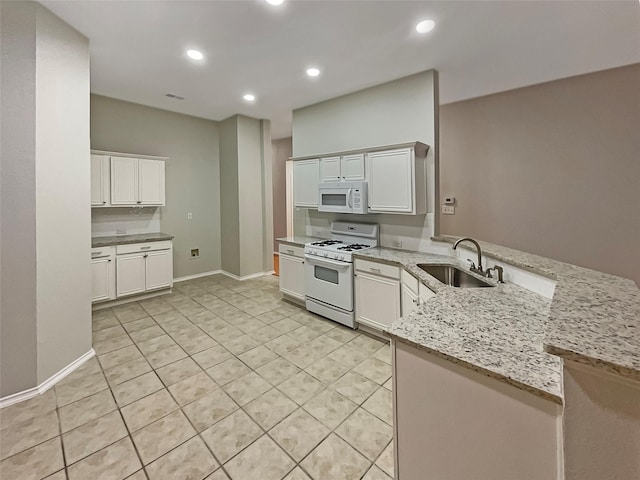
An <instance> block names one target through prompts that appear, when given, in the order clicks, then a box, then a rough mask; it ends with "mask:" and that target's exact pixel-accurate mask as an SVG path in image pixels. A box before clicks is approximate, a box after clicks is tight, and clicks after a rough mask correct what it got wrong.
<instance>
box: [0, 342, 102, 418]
mask: <svg viewBox="0 0 640 480" xmlns="http://www.w3.org/2000/svg"><path fill="white" fill-rule="evenodd" d="M95 355H96V352H95V350H94V349H93V348H92V349H91V350H89V351H88V352H87V353H85V354H84V355H82V356H80V357H78V358H77V359H75V360H74V361H73V362H71V363H70V364H69V365H67V366H66V367H64V368H63V369H62V370H60V371H59V372H57V373H54V374H53V375H51V376H50V377H49V378H48V379H46V380H45V381H44V382H42V383H41V384H40V385H38V386H36V387H33V388H29V389H28V390H23V391H22V392H18V393H14V394H13V395H7V396H6V397H2V398H0V409H2V408H4V407H8V406H9V405H13V404H15V403H19V402H23V401H25V400H29V399H30V398H33V397H35V396H37V395H41V394H43V393H44V392H46V391H47V390H49V389H50V388H51V387H53V386H54V385H55V384H56V383H58V382H59V381H60V380H62V379H63V378H64V377H66V376H67V375H69V374H70V373H72V372H73V371H74V370H75V369H77V368H78V367H80V366H81V365H82V364H83V363H84V362H86V361H87V360H89V359H91V358H93V357H94V356H95Z"/></svg>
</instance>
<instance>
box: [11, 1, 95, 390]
mask: <svg viewBox="0 0 640 480" xmlns="http://www.w3.org/2000/svg"><path fill="white" fill-rule="evenodd" d="M0 8H1V14H0V16H1V17H2V42H1V43H2V64H3V69H2V112H1V115H0V116H1V117H2V209H3V210H2V242H1V245H2V271H1V281H2V309H1V310H2V311H1V324H0V328H1V329H2V334H1V338H2V358H1V371H0V380H1V383H0V396H2V397H4V396H7V395H11V394H13V393H17V392H19V391H22V390H25V389H28V388H32V387H35V386H36V385H38V384H41V383H42V382H44V381H45V380H47V379H48V378H49V377H51V376H52V375H53V374H55V373H57V372H59V371H60V370H62V369H63V368H65V367H67V366H68V365H69V364H70V363H72V362H73V361H75V360H77V359H78V358H79V357H81V356H82V355H84V354H86V353H88V352H89V351H90V350H91V270H90V263H89V261H88V259H89V257H90V254H89V253H90V235H91V222H90V218H91V217H90V211H89V210H90V209H89V203H90V192H89V185H90V181H89V180H90V178H89V177H90V172H89V166H90V164H89V42H88V40H87V39H86V38H85V37H84V36H82V35H81V34H80V33H78V32H77V31H75V30H73V29H72V28H70V27H69V26H68V25H67V24H65V23H64V22H62V21H61V20H60V19H58V18H57V17H55V16H54V15H52V14H51V13H50V12H49V11H48V10H46V9H45V8H44V7H42V6H41V5H39V4H37V3H35V2H33V3H32V2H2V4H1V7H0ZM7 67H10V68H7Z"/></svg>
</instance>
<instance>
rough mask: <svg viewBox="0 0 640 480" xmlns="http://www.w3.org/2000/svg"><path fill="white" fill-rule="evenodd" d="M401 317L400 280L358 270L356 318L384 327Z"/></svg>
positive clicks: (370, 324)
mask: <svg viewBox="0 0 640 480" xmlns="http://www.w3.org/2000/svg"><path fill="white" fill-rule="evenodd" d="M398 318H400V282H399V281H398V280H394V279H391V278H385V277H380V276H377V275H369V274H368V273H361V272H358V274H357V275H356V320H357V321H358V322H361V323H363V324H365V325H367V326H370V327H373V328H378V329H383V328H386V327H388V326H389V325H391V323H392V322H393V321H395V320H397V319H398Z"/></svg>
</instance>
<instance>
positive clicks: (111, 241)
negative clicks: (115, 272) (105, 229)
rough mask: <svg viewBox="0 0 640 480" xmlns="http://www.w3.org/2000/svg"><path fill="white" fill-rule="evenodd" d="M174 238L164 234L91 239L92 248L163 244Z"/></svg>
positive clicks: (140, 234)
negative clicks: (152, 243)
mask: <svg viewBox="0 0 640 480" xmlns="http://www.w3.org/2000/svg"><path fill="white" fill-rule="evenodd" d="M173 238H174V236H173V235H169V234H168V233H162V232H153V233H134V234H132V235H111V236H109V237H91V248H95V247H108V246H111V245H126V244H128V243H143V242H161V241H162V240H173Z"/></svg>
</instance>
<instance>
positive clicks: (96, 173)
mask: <svg viewBox="0 0 640 480" xmlns="http://www.w3.org/2000/svg"><path fill="white" fill-rule="evenodd" d="M109 193H110V192H109V157H107V156H105V155H91V206H92V207H103V206H106V205H107V204H108V203H109V197H110V195H109Z"/></svg>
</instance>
